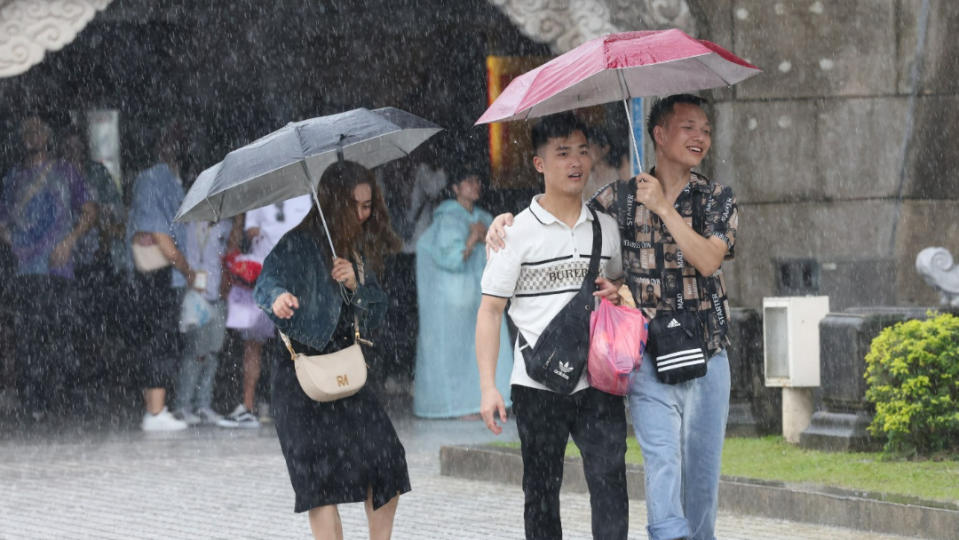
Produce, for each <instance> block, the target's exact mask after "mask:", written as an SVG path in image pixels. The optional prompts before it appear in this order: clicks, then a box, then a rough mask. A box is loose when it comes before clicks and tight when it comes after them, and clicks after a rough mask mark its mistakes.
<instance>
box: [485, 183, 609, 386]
mask: <svg viewBox="0 0 959 540" xmlns="http://www.w3.org/2000/svg"><path fill="white" fill-rule="evenodd" d="M540 197H542V195H537V196H536V197H533V200H532V202H531V203H530V205H529V208H527V209H526V210H523V211H522V212H520V213H519V214H518V215H517V216H516V218H514V219H513V225H512V227H507V228H506V231H507V232H506V247H505V248H503V249H501V250H499V251H498V252H495V253H493V252H491V253H490V257H489V260H487V261H486V269H485V270H484V271H483V281H482V291H483V294H486V295H490V296H498V297H500V298H509V299H510V308H509V316H510V318H511V319H512V320H513V323H514V324H515V325H516V327H517V328H518V329H519V331H520V332H522V333H523V337H525V338H526V341H527V342H528V343H529V344H530V345H531V346H535V345H536V340H537V339H539V336H540V334H542V332H543V330H545V329H546V326H547V325H548V324H549V322H550V321H551V320H553V317H554V316H556V314H557V313H559V312H560V310H562V309H563V307H564V306H565V305H566V304H568V303H569V301H570V300H572V299H573V297H574V296H575V295H576V293H577V292H578V291H579V289H580V287H581V286H582V284H583V277H584V276H585V275H586V272H587V270H588V269H589V256H590V253H591V252H592V248H593V224H592V221H593V216H592V214H590V212H589V210H588V209H587V208H586V205H585V204H584V205H583V207H582V210H581V211H580V214H579V219H578V220H576V225H574V226H573V228H572V229H570V228H569V226H567V225H566V224H565V223H563V222H562V221H560V220H558V219H556V217H555V216H553V215H552V214H550V213H549V212H547V211H546V210H545V209H544V208H543V207H542V206H540V204H539V198H540ZM597 216H598V217H599V223H600V227H601V229H602V233H603V247H602V258H601V259H600V263H599V275H600V276H601V277H605V278H606V279H609V280H615V279H619V278H621V277H622V276H623V263H622V258H621V256H620V243H619V228H618V227H617V226H616V221H615V220H614V219H613V218H611V217H609V216H607V215H606V214H603V213H602V212H597ZM510 384H518V385H520V386H527V387H530V388H536V389H539V390H547V388H546V387H545V386H543V385H542V384H540V383H538V382H536V381H534V380H533V379H531V378H530V377H529V375H527V374H526V362H525V359H524V358H523V354H522V353H521V352H520V350H519V345H518V344H516V345H514V347H513V373H512V375H511V376H510ZM588 386H589V383H588V382H586V370H583V375H582V377H580V380H579V383H578V384H577V385H576V388H575V389H574V390H573V391H574V392H578V391H580V390H582V389H584V388H587V387H588Z"/></svg>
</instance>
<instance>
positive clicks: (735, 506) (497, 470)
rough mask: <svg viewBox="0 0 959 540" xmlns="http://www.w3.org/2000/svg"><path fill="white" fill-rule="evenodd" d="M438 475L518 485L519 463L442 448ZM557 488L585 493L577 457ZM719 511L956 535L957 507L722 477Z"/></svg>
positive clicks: (638, 470)
mask: <svg viewBox="0 0 959 540" xmlns="http://www.w3.org/2000/svg"><path fill="white" fill-rule="evenodd" d="M440 474H442V475H444V476H453V477H457V478H465V479H468V480H484V481H493V482H503V483H507V484H516V485H521V484H522V480H523V459H522V457H521V456H520V453H519V449H516V448H504V447H497V446H471V445H464V446H444V447H442V448H441V449H440ZM626 475H627V478H626V480H627V487H628V493H629V498H630V499H644V498H645V495H646V494H645V488H644V484H643V467H642V466H640V465H629V466H628V467H627V471H626ZM563 489H564V490H567V491H571V492H574V493H586V492H587V487H586V479H585V477H584V476H583V467H582V462H581V461H580V459H579V458H567V459H566V465H565V470H564V475H563ZM719 507H720V509H721V510H725V511H729V512H733V513H737V514H745V515H753V516H761V517H767V518H773V519H784V520H789V521H799V522H806V523H814V524H818V525H828V526H834V527H846V528H850V529H858V530H863V531H870V532H876V533H882V534H896V535H902V536H912V537H917V536H918V537H921V538H930V539H934V540H954V539H955V538H956V534H957V532H956V531H959V505H954V504H949V503H942V502H930V501H922V500H918V499H910V498H901V497H891V496H889V495H884V494H876V493H866V492H856V491H849V490H843V489H838V488H831V487H820V486H805V485H793V484H784V483H781V482H767V481H762V480H755V479H749V478H735V477H728V476H724V477H722V479H721V480H720V485H719Z"/></svg>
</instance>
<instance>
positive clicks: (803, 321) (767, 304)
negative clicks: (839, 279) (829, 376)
mask: <svg viewBox="0 0 959 540" xmlns="http://www.w3.org/2000/svg"><path fill="white" fill-rule="evenodd" d="M828 312H829V297H828V296H790V297H780V298H763V368H764V373H765V378H766V386H777V387H813V386H819V321H821V320H822V319H823V318H824V317H825V316H826V314H827V313H828Z"/></svg>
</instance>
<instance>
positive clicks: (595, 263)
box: [583, 207, 603, 291]
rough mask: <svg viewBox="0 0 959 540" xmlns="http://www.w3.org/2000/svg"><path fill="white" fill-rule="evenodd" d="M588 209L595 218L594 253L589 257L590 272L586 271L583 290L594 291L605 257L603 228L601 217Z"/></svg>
mask: <svg viewBox="0 0 959 540" xmlns="http://www.w3.org/2000/svg"><path fill="white" fill-rule="evenodd" d="M587 209H588V210H589V213H590V214H592V216H593V251H592V252H590V255H589V270H587V271H586V280H585V281H584V282H583V288H585V289H589V290H590V291H592V287H593V283H594V282H595V281H596V277H597V276H598V275H599V260H600V259H601V258H602V256H603V228H602V226H601V225H600V224H599V216H597V215H596V211H595V210H593V209H592V208H589V207H587Z"/></svg>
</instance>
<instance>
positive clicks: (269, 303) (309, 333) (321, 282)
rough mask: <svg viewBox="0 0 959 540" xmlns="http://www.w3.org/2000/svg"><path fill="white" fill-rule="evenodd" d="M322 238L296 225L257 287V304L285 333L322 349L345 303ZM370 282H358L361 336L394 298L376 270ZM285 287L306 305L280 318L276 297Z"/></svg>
mask: <svg viewBox="0 0 959 540" xmlns="http://www.w3.org/2000/svg"><path fill="white" fill-rule="evenodd" d="M321 241H322V240H321V239H316V238H313V237H311V235H309V234H307V233H305V232H303V231H301V230H296V229H294V230H292V231H290V232H289V233H287V234H286V235H284V236H283V238H281V239H280V242H279V243H278V244H277V245H276V247H274V248H273V251H271V252H270V254H269V255H267V257H266V260H265V261H263V270H262V271H261V272H260V277H259V278H258V279H257V280H256V287H255V288H254V289H253V299H254V300H255V301H256V305H257V306H258V307H259V308H260V309H262V310H263V311H265V312H266V314H267V315H268V316H269V317H270V320H272V321H273V322H274V324H276V326H277V328H279V329H280V331H281V332H283V333H284V334H286V335H287V336H289V337H290V338H291V339H293V340H296V341H298V342H300V343H303V344H306V345H309V346H310V347H313V348H314V349H317V350H322V349H323V348H324V347H325V346H326V344H327V343H328V342H329V341H330V338H331V337H332V335H333V330H334V329H336V322H337V321H338V320H339V318H340V309H341V307H342V305H343V300H342V297H341V296H340V289H339V286H338V285H337V283H336V282H335V281H334V280H333V277H332V276H331V275H330V269H329V265H328V264H327V261H326V258H327V255H326V254H324V252H323V250H321V249H320V246H319V244H318V242H321ZM364 281H365V283H364V284H363V285H360V286H359V287H357V289H356V293H355V294H354V295H353V298H352V304H353V307H354V309H355V310H356V313H357V316H358V317H359V320H360V332H361V335H363V337H366V336H365V332H366V331H368V330H369V329H370V328H375V327H377V326H379V324H380V323H381V322H382V321H383V318H384V316H385V315H386V308H387V300H388V299H387V296H386V293H384V292H383V290H382V289H380V287H379V284H378V283H377V281H376V277H375V276H374V275H373V274H372V273H371V272H369V271H367V272H365V280H364ZM285 292H289V293H291V294H293V296H295V297H296V298H297V299H298V300H299V303H300V307H299V309H296V310H295V311H294V312H293V317H291V318H289V319H280V318H279V317H277V316H276V315H274V314H273V301H274V300H276V298H277V297H278V296H280V295H281V294H283V293H285Z"/></svg>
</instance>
